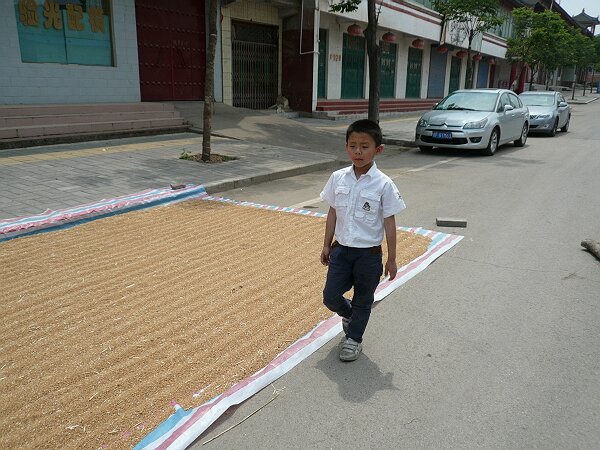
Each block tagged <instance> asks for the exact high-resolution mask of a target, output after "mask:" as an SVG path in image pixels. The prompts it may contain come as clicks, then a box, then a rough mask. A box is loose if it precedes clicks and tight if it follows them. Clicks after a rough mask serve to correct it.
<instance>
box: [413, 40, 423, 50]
mask: <svg viewBox="0 0 600 450" xmlns="http://www.w3.org/2000/svg"><path fill="white" fill-rule="evenodd" d="M412 46H413V47H414V48H423V47H425V43H424V42H423V39H415V40H414V41H412Z"/></svg>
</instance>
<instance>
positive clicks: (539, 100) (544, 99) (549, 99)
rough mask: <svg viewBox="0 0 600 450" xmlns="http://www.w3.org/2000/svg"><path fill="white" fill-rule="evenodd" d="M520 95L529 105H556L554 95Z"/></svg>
mask: <svg viewBox="0 0 600 450" xmlns="http://www.w3.org/2000/svg"><path fill="white" fill-rule="evenodd" d="M520 97H521V100H522V101H523V103H525V104H526V105H527V106H553V105H554V95H521V96H520Z"/></svg>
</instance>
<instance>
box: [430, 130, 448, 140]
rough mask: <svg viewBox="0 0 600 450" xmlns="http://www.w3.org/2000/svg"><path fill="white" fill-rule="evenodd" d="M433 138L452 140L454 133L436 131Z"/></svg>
mask: <svg viewBox="0 0 600 450" xmlns="http://www.w3.org/2000/svg"><path fill="white" fill-rule="evenodd" d="M433 137H434V138H435V139H452V133H451V132H450V131H434V132H433Z"/></svg>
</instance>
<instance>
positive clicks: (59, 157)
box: [0, 133, 339, 219]
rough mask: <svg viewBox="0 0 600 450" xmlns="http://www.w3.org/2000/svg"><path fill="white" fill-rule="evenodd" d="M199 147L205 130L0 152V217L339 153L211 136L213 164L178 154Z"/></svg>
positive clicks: (273, 174) (221, 183)
mask: <svg viewBox="0 0 600 450" xmlns="http://www.w3.org/2000/svg"><path fill="white" fill-rule="evenodd" d="M183 151H188V152H191V153H201V152H202V135H199V134H194V133H182V134H175V135H168V136H165V135H162V136H152V137H137V138H127V139H116V140H110V141H95V142H86V143H76V144H62V145H53V146H49V147H33V148H27V149H18V150H4V151H1V152H0V219H8V218H12V217H17V216H25V215H33V214H38V213H41V212H43V211H45V210H48V209H50V210H57V209H63V208H67V207H73V206H78V205H83V204H86V203H92V202H96V201H100V200H102V199H107V198H115V197H118V196H121V195H126V194H131V193H135V192H138V191H142V190H145V189H148V188H164V187H168V186H169V184H202V185H204V186H205V187H206V189H207V191H208V192H209V193H214V192H219V191H222V190H227V189H232V188H235V187H241V186H246V185H249V184H252V183H259V182H263V181H268V180H273V179H277V178H283V177H289V176H294V175H299V174H302V173H307V172H311V171H315V170H324V169H330V168H334V167H338V165H339V162H338V159H337V157H336V156H334V155H331V154H325V153H315V152H308V151H303V150H296V149H291V148H282V147H277V146H273V145H267V144H261V145H256V144H252V143H248V142H242V141H238V140H233V139H225V138H216V137H215V138H213V142H212V152H213V153H216V154H222V155H227V156H232V157H236V158H238V159H237V160H235V161H228V162H224V163H216V164H204V163H199V162H195V161H187V160H182V159H179V156H180V155H181V153H182V152H183Z"/></svg>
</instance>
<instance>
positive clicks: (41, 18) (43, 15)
mask: <svg viewBox="0 0 600 450" xmlns="http://www.w3.org/2000/svg"><path fill="white" fill-rule="evenodd" d="M14 5H15V15H16V20H17V30H18V33H19V45H20V48H21V60H22V61H23V62H38V63H39V62H54V63H62V64H85V65H103V66H112V65H113V49H112V33H111V32H110V26H111V21H110V15H111V0H14Z"/></svg>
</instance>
